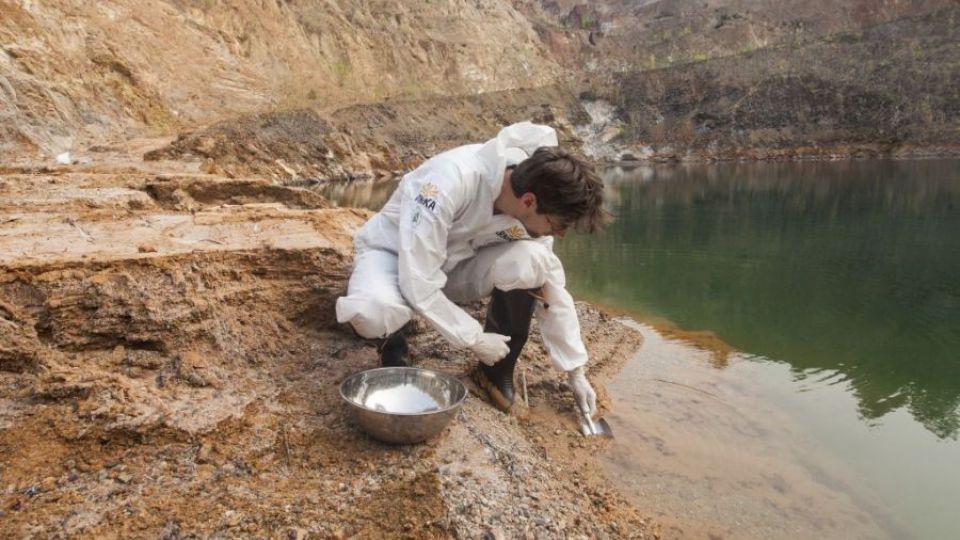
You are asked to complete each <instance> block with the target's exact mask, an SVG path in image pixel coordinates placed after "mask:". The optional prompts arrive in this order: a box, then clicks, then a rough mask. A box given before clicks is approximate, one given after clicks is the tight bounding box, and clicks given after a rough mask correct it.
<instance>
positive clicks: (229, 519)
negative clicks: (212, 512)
mask: <svg viewBox="0 0 960 540" xmlns="http://www.w3.org/2000/svg"><path fill="white" fill-rule="evenodd" d="M241 521H243V514H241V513H240V512H237V511H236V510H227V511H226V512H224V513H223V524H224V525H226V526H227V527H236V526H237V525H239V524H240V522H241Z"/></svg>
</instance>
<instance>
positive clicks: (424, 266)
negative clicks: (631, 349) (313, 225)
mask: <svg viewBox="0 0 960 540" xmlns="http://www.w3.org/2000/svg"><path fill="white" fill-rule="evenodd" d="M606 217H607V214H606V213H605V212H604V210H603V184H602V182H601V181H600V179H599V177H598V176H597V174H596V173H595V172H594V170H593V168H592V167H591V166H590V165H589V164H588V163H586V162H584V161H583V160H581V159H579V158H577V157H575V156H572V155H570V154H568V153H566V152H564V151H563V150H560V149H559V148H557V136H556V133H555V132H554V130H553V129H552V128H550V127H548V126H540V125H535V124H531V123H529V122H523V123H519V124H514V125H512V126H509V127H506V128H504V129H503V130H502V131H500V133H499V134H498V135H497V137H496V138H494V139H491V140H489V141H487V142H486V143H483V144H471V145H466V146H461V147H459V148H455V149H453V150H449V151H446V152H443V153H441V154H439V155H437V156H435V157H433V158H431V159H430V160H428V161H426V162H425V163H424V164H423V165H421V166H420V167H419V168H417V169H416V170H414V171H412V172H410V173H409V174H407V175H405V176H404V177H403V179H402V180H401V182H400V185H399V186H398V187H397V189H396V191H395V192H394V193H393V195H392V197H391V198H390V200H389V201H388V202H387V204H386V206H384V208H383V209H382V210H381V211H380V212H379V213H378V214H377V215H375V216H374V217H373V218H371V219H370V221H368V222H367V223H366V224H365V225H364V226H363V227H362V228H361V229H360V231H359V232H358V233H357V235H356V238H355V248H356V258H355V260H354V269H353V274H352V275H351V277H350V282H349V285H348V289H347V295H346V296H344V297H341V298H339V299H338V300H337V308H336V309H337V320H338V321H340V322H349V323H350V324H351V325H352V326H353V328H354V329H355V330H356V331H357V333H359V334H360V335H361V336H363V337H366V338H376V339H380V340H381V342H380V346H379V350H380V359H381V363H382V364H383V365H384V366H404V365H407V362H408V358H407V357H408V349H407V343H406V338H405V328H406V326H407V323H408V322H409V321H410V319H411V317H412V316H413V314H414V313H416V314H419V315H420V316H421V317H423V318H424V319H426V320H427V321H428V322H429V324H430V325H432V326H433V327H434V328H435V329H436V330H437V331H438V332H440V333H441V334H442V335H443V337H444V338H446V339H447V340H448V341H449V342H450V343H451V344H453V345H454V346H457V347H463V348H467V349H470V350H471V351H473V353H474V354H475V355H476V357H477V359H478V360H479V363H478V366H477V369H476V371H475V373H474V377H475V379H476V381H477V383H478V384H479V385H480V386H481V387H482V388H483V389H484V390H485V391H486V392H487V393H488V394H489V396H490V399H491V401H492V402H493V403H494V405H495V406H497V407H498V408H499V409H501V410H504V411H509V410H510V407H511V406H512V405H513V403H514V400H515V393H514V382H513V381H514V377H513V373H514V368H515V367H516V365H517V359H518V358H519V356H520V352H521V350H522V349H523V346H524V344H525V343H526V341H527V336H528V333H529V329H530V322H531V319H532V317H536V318H537V321H538V324H539V327H540V331H541V333H542V334H543V343H544V346H545V348H546V349H547V352H548V353H549V355H550V358H551V360H552V361H553V363H554V365H555V366H556V367H557V368H559V369H561V370H563V371H565V372H566V373H567V376H568V378H569V382H570V386H571V388H572V389H573V393H574V396H575V397H576V401H577V406H578V407H579V408H580V409H581V410H583V411H586V412H587V413H588V414H591V415H592V414H593V413H594V412H595V411H596V400H597V398H596V393H595V392H594V390H593V387H592V386H591V385H590V382H589V381H588V380H587V378H586V375H585V373H584V366H585V364H586V363H587V351H586V348H585V347H584V345H583V341H582V339H581V336H580V324H579V321H578V320H577V313H576V310H575V308H574V303H573V298H572V297H571V296H570V294H569V293H568V292H567V290H566V288H565V277H564V272H563V266H562V264H561V262H560V259H559V258H557V256H556V255H555V254H554V253H553V249H552V248H553V240H554V237H560V238H562V237H563V236H564V235H565V234H566V232H567V230H568V229H570V228H573V227H577V228H579V229H581V230H585V231H588V232H594V231H596V230H598V229H599V228H600V227H602V226H603V224H604V221H605V219H606ZM488 296H489V297H491V299H490V303H489V308H488V311H487V315H486V320H485V322H484V325H483V326H481V325H480V323H479V322H478V321H476V320H475V319H474V318H473V317H471V316H470V315H468V314H467V313H466V312H465V311H464V310H463V309H461V308H460V307H459V306H457V304H456V303H457V302H460V303H463V302H471V301H474V300H478V299H481V298H485V297H488Z"/></svg>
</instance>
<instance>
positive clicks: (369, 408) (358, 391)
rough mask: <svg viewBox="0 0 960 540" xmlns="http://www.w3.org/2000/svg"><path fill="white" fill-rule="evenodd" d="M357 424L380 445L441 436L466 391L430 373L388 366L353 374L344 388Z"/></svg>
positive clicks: (453, 381) (342, 393) (449, 379)
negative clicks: (381, 443) (381, 442)
mask: <svg viewBox="0 0 960 540" xmlns="http://www.w3.org/2000/svg"><path fill="white" fill-rule="evenodd" d="M340 396H341V397H343V399H344V401H346V402H347V404H348V405H349V406H350V409H351V411H352V414H353V418H354V421H355V422H356V423H357V425H359V426H360V427H361V428H362V429H363V430H364V431H366V432H367V433H369V434H370V435H372V436H373V437H375V438H377V439H380V440H381V441H384V442H388V443H397V444H411V443H417V442H421V441H425V440H427V439H429V438H430V437H433V436H434V435H436V434H438V433H440V432H441V431H442V430H443V428H444V427H446V425H447V424H448V423H450V420H451V419H453V417H454V415H456V414H457V411H459V410H460V406H461V405H462V404H463V401H464V400H465V399H466V398H467V388H466V387H465V386H464V385H463V383H462V382H460V381H458V380H457V379H454V378H453V377H451V376H449V375H444V374H443V373H438V372H436V371H432V370H429V369H421V368H412V367H389V368H378V369H370V370H367V371H361V372H360V373H355V374H353V375H351V376H350V377H348V378H347V380H345V381H343V384H341V385H340Z"/></svg>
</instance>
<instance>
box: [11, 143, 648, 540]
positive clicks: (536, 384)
mask: <svg viewBox="0 0 960 540" xmlns="http://www.w3.org/2000/svg"><path fill="white" fill-rule="evenodd" d="M111 163H113V165H98V166H96V167H83V166H67V167H61V168H47V167H30V166H21V167H8V168H6V169H5V170H3V171H0V537H4V538H19V537H30V536H33V537H43V538H47V537H67V536H69V537H86V538H121V537H122V538H130V537H151V538H168V539H174V538H191V537H231V538H232V537H251V538H294V539H302V538H344V537H359V538H383V537H411V538H414V537H416V538H423V537H427V538H433V537H436V538H447V537H466V538H474V537H482V536H487V537H490V536H491V535H492V536H493V537H531V538H560V537H590V538H594V537H637V538H649V537H656V536H657V528H656V526H654V525H652V524H650V523H649V521H648V520H647V519H644V518H643V517H642V515H641V514H640V513H638V511H637V510H636V509H635V508H634V507H632V506H631V505H630V504H629V503H627V502H626V501H625V500H624V499H623V498H622V497H621V496H620V495H619V494H617V493H616V492H615V491H613V490H612V488H610V487H609V482H608V480H607V478H606V477H605V476H604V472H603V469H602V466H601V465H600V464H599V463H598V461H597V460H596V459H595V456H596V454H597V453H598V452H599V451H601V450H602V449H603V448H604V446H605V445H606V444H608V443H607V441H605V440H601V439H590V440H587V439H584V438H582V437H581V436H580V435H579V434H578V433H577V431H576V428H577V423H576V420H575V417H574V412H573V406H572V405H573V398H572V395H571V393H570V391H569V389H568V388H567V387H566V385H565V383H564V377H562V375H561V374H559V373H557V372H556V371H555V370H554V369H553V368H551V367H550V364H549V361H548V359H547V357H546V355H545V353H544V352H543V348H542V345H541V343H540V340H539V334H537V333H536V330H534V335H533V337H532V338H531V342H530V344H529V345H528V347H527V349H526V351H525V353H524V356H523V361H522V364H521V369H526V370H527V383H528V389H529V394H530V402H531V407H530V409H526V408H525V407H517V409H518V410H517V411H515V412H514V414H511V415H505V414H502V413H500V412H498V411H496V410H495V409H493V408H492V407H491V406H490V405H489V404H487V403H485V402H484V400H483V399H482V397H479V396H478V395H477V394H476V393H475V389H474V392H473V393H472V395H471V396H470V397H469V399H468V400H467V402H466V404H465V406H464V408H463V411H462V413H461V414H460V416H459V417H458V418H457V419H456V420H455V421H454V422H453V423H452V424H451V425H450V427H449V428H448V429H446V430H445V431H444V432H443V433H442V434H441V435H440V436H439V437H437V438H435V439H433V440H431V441H429V442H427V443H425V444H421V445H416V446H386V445H383V444H380V443H378V442H376V441H374V440H371V439H370V438H368V437H367V436H365V435H364V434H362V433H360V432H359V431H358V430H357V429H356V427H355V426H353V425H352V424H351V423H350V421H349V418H348V417H347V414H346V412H347V411H346V410H345V408H344V407H343V405H342V404H341V402H340V397H339V394H338V387H339V384H340V382H341V381H343V380H344V378H346V377H347V376H348V375H350V374H352V373H355V372H357V371H360V370H363V369H367V368H371V367H375V366H376V365H377V359H376V351H375V348H374V346H373V344H371V343H368V342H365V341H363V340H360V339H357V338H356V337H354V335H353V334H352V333H351V332H350V331H348V330H347V329H345V328H343V327H341V326H339V325H337V324H336V322H335V321H334V317H333V302H334V301H335V299H336V297H337V296H338V295H340V294H342V293H343V291H344V289H345V286H346V280H347V277H348V275H349V271H350V263H351V258H352V252H351V236H352V233H353V231H355V230H356V229H357V227H359V226H360V225H361V224H362V223H363V221H364V220H365V219H366V218H367V217H368V215H369V213H368V212H366V211H361V210H355V209H331V208H329V205H328V204H327V202H326V201H325V200H324V199H323V198H321V197H319V196H317V195H316V194H315V193H313V192H311V191H307V190H304V189H299V188H291V187H284V186H278V185H274V184H272V183H270V182H267V181H263V180H258V179H237V178H233V179H228V178H222V177H217V176H211V175H206V174H201V173H199V172H197V170H196V169H195V168H192V167H190V166H188V165H185V164H182V163H173V162H152V163H149V164H140V163H138V162H137V160H135V159H130V160H129V161H124V160H123V159H121V158H115V159H114V160H113V161H112V162H111ZM470 308H471V309H473V310H475V311H476V313H477V315H480V313H481V312H482V311H481V310H482V306H479V305H477V306H471V307H470ZM578 309H579V311H580V315H581V320H582V324H583V332H584V336H585V340H586V342H587V346H588V349H589V350H590V353H591V358H592V360H591V364H590V375H591V377H592V378H593V380H594V381H595V383H596V384H597V386H598V390H599V392H600V394H601V402H602V401H603V383H604V381H606V380H609V378H611V377H612V376H613V375H614V374H615V373H616V372H617V371H618V369H619V367H620V366H621V365H622V363H623V362H624V361H625V360H626V359H627V358H628V357H629V356H630V355H631V354H632V353H633V352H634V351H636V350H637V348H638V347H639V346H640V343H641V338H640V336H639V334H638V333H637V332H635V331H634V330H631V329H629V328H627V327H625V326H623V325H622V324H620V323H617V322H616V321H613V320H611V319H609V318H608V317H607V316H606V315H604V314H603V313H601V312H598V311H597V310H595V309H593V308H591V307H590V306H588V305H585V304H580V305H578ZM411 349H412V352H413V354H414V357H415V358H416V360H417V363H418V364H419V365H423V366H429V367H432V368H436V369H440V370H443V371H445V372H448V373H451V374H453V375H455V376H458V377H460V378H461V379H462V380H464V381H465V382H466V383H467V384H468V385H471V383H470V382H469V377H468V372H469V370H470V369H471V367H472V363H473V360H472V359H471V358H470V356H469V355H468V354H466V353H465V352H464V351H460V350H455V349H452V348H451V347H450V346H449V345H447V344H446V343H445V342H444V341H443V340H442V339H441V338H440V336H439V335H438V334H437V333H436V332H434V331H432V330H430V329H428V328H427V327H426V326H425V325H423V324H419V325H418V328H417V330H416V333H415V335H414V336H413V338H412V340H411Z"/></svg>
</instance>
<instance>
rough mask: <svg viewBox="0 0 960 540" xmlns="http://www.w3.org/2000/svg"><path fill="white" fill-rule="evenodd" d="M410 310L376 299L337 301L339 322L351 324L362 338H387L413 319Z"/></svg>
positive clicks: (341, 299) (346, 298)
mask: <svg viewBox="0 0 960 540" xmlns="http://www.w3.org/2000/svg"><path fill="white" fill-rule="evenodd" d="M411 315H412V314H411V313H410V308H408V307H406V306H398V305H394V304H386V303H384V302H381V301H379V300H378V299H375V298H356V297H344V298H340V299H339V300H338V301H337V320H338V321H339V322H342V323H343V322H346V323H350V326H352V327H353V329H354V330H355V331H356V332H357V334H359V335H360V336H361V337H365V338H368V339H374V338H382V337H386V336H388V335H390V334H392V333H393V332H396V331H397V330H399V329H400V328H401V327H402V326H403V325H404V324H406V323H407V322H408V321H409V320H410V317H411Z"/></svg>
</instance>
